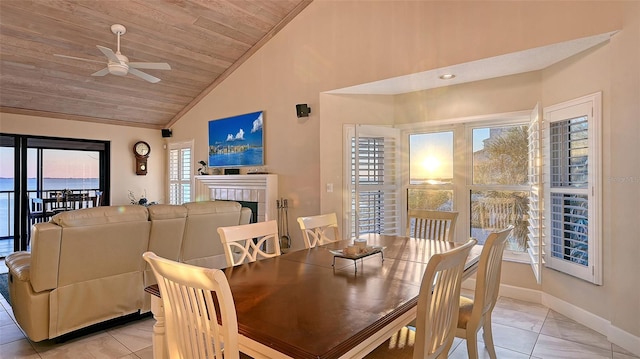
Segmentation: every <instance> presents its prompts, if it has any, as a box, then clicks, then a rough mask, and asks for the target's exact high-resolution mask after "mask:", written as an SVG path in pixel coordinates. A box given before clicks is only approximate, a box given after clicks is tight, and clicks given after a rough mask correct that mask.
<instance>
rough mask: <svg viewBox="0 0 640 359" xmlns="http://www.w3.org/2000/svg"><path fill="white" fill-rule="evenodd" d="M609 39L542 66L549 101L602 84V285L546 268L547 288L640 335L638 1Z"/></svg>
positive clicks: (584, 92) (546, 102) (545, 99)
mask: <svg viewBox="0 0 640 359" xmlns="http://www.w3.org/2000/svg"><path fill="white" fill-rule="evenodd" d="M625 6H626V9H625V14H626V15H625V24H624V26H623V31H621V32H619V33H618V34H616V35H614V36H613V38H612V39H611V41H610V43H609V44H606V45H603V46H599V47H597V48H595V49H592V50H589V51H587V52H586V53H585V54H583V55H582V56H576V57H575V58H573V59H569V60H567V61H564V62H562V63H560V64H557V65H555V66H552V67H550V68H549V69H547V70H545V71H543V81H542V84H543V91H542V100H543V103H544V105H545V106H548V105H553V104H556V103H559V102H563V101H567V100H570V99H573V98H576V97H580V96H584V95H588V94H591V93H594V92H597V91H602V96H603V99H602V102H603V111H602V112H603V122H602V138H601V140H602V164H603V173H602V179H601V181H602V188H603V192H602V215H603V216H602V239H603V241H602V244H603V248H602V254H603V268H604V270H603V285H602V286H594V285H591V284H589V283H587V282H584V281H581V280H577V279H575V278H573V277H571V276H568V275H565V274H562V273H560V272H556V271H553V270H545V271H544V273H543V275H544V281H543V291H544V292H545V293H548V294H550V295H552V296H554V297H556V298H559V299H562V300H564V301H567V302H570V303H572V304H574V305H577V306H579V307H580V308H583V309H585V310H587V311H589V312H591V313H594V314H596V315H598V316H600V317H602V318H607V319H609V320H611V323H612V325H613V326H614V327H617V328H619V329H622V330H624V331H626V332H629V333H633V334H635V335H636V336H638V335H640V289H639V288H640V277H638V274H639V273H640V261H638V258H637V255H638V254H639V253H640V244H639V241H638V231H639V227H638V218H640V217H639V216H638V213H640V156H639V153H640V151H638V150H637V143H638V140H639V139H640V121H638V118H640V65H639V64H640V3H638V2H627V3H626V4H625Z"/></svg>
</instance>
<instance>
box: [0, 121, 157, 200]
mask: <svg viewBox="0 0 640 359" xmlns="http://www.w3.org/2000/svg"><path fill="white" fill-rule="evenodd" d="M0 132H2V133H10V134H23V135H27V134H28V135H37V136H51V137H64V138H85V139H91V140H101V141H110V142H111V188H110V192H111V204H128V203H129V198H128V197H127V195H128V194H129V192H128V191H129V190H131V191H133V193H134V194H135V195H136V197H140V196H141V194H142V193H143V192H144V191H145V190H146V192H147V197H148V199H149V200H150V201H159V202H164V181H163V178H164V171H165V154H164V150H163V144H164V141H163V139H162V136H161V134H160V130H150V129H143V128H131V127H122V126H114V125H105V124H97V123H88V122H78V121H67V120H60V119H55V118H45V117H33V116H24V115H15V114H8V113H0ZM141 140H142V141H146V142H147V143H148V144H149V146H151V154H150V156H149V160H148V163H147V164H148V168H149V170H148V172H147V175H146V176H136V172H135V168H136V166H135V165H136V163H135V157H134V156H133V144H134V143H136V142H137V141H141Z"/></svg>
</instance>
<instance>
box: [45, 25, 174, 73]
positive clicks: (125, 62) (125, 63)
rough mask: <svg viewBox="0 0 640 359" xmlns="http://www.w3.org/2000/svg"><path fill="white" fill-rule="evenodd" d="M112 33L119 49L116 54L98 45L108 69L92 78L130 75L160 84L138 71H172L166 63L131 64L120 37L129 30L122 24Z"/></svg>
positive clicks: (78, 58)
mask: <svg viewBox="0 0 640 359" xmlns="http://www.w3.org/2000/svg"><path fill="white" fill-rule="evenodd" d="M111 32H113V33H114V34H115V35H117V36H118V48H117V51H116V52H115V53H114V52H113V50H111V49H110V48H108V47H104V46H100V45H96V47H97V48H98V50H100V51H101V52H102V53H103V54H104V55H105V56H106V57H107V59H108V60H109V61H108V62H107V67H105V68H104V69H102V70H100V71H97V72H94V73H92V74H91V76H105V75H107V74H112V75H117V76H125V75H126V74H128V73H130V74H132V75H135V76H138V77H140V78H142V79H144V80H147V81H149V82H151V83H156V82H159V81H160V79H159V78H157V77H155V76H151V75H149V74H148V73H145V72H142V71H140V70H138V69H149V70H171V66H169V64H168V63H166V62H129V58H127V57H126V56H124V55H123V54H121V53H120V35H124V34H125V33H126V32H127V29H126V28H125V27H124V26H123V25H120V24H114V25H111ZM54 56H58V57H65V58H69V59H75V60H81V61H88V62H97V63H104V62H103V61H96V60H90V59H83V58H80V57H75V56H67V55H59V54H54Z"/></svg>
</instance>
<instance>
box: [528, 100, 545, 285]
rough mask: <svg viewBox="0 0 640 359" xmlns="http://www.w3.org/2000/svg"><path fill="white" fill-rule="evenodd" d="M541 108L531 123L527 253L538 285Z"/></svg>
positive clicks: (541, 257) (541, 258)
mask: <svg viewBox="0 0 640 359" xmlns="http://www.w3.org/2000/svg"><path fill="white" fill-rule="evenodd" d="M541 134H542V131H541V130H540V108H539V105H536V107H535V108H534V109H533V111H532V112H531V121H530V123H529V175H528V177H529V186H531V189H530V192H529V214H528V216H529V219H528V221H529V225H528V229H529V231H528V234H527V252H528V253H529V260H530V262H531V268H532V269H533V274H534V275H535V277H536V281H537V282H538V284H540V283H541V282H542V265H543V264H544V231H543V223H544V221H543V213H544V211H543V208H542V205H543V203H542V171H541V167H542V157H541V150H540V136H541Z"/></svg>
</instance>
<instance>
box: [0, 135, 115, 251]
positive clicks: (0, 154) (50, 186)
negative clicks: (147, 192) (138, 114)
mask: <svg viewBox="0 0 640 359" xmlns="http://www.w3.org/2000/svg"><path fill="white" fill-rule="evenodd" d="M0 163H1V164H2V166H1V167H0V257H4V256H6V255H7V254H9V253H11V252H13V251H18V250H28V249H29V234H30V227H31V225H32V224H33V223H35V222H42V221H47V220H49V219H50V217H51V216H52V215H54V214H55V213H58V212H59V211H61V210H65V209H77V208H85V207H91V206H96V205H100V204H107V203H108V201H109V142H107V141H91V140H84V139H68V138H51V137H35V136H25V135H11V134H0ZM70 198H74V199H77V201H75V202H74V203H76V205H75V206H74V207H68V203H69V202H68V201H67V199H70Z"/></svg>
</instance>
